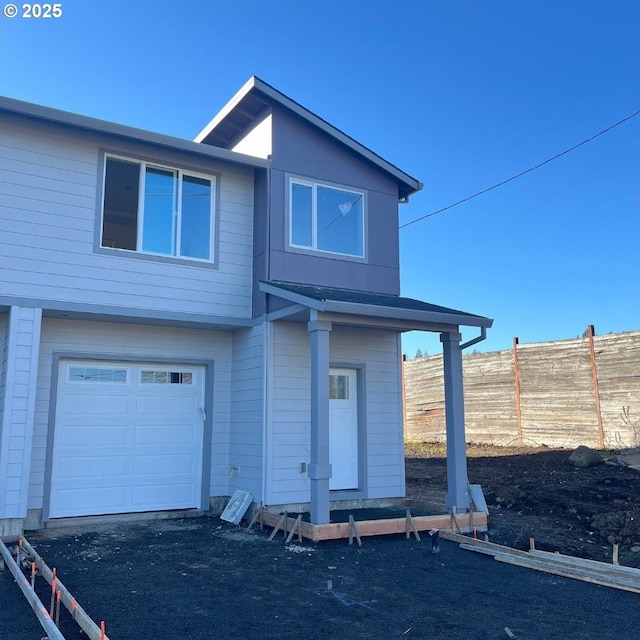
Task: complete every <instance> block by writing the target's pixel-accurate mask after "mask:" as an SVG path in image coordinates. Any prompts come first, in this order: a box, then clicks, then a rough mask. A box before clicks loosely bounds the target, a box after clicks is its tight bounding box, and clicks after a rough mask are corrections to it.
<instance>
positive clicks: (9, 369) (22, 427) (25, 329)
mask: <svg viewBox="0 0 640 640" xmlns="http://www.w3.org/2000/svg"><path fill="white" fill-rule="evenodd" d="M41 323H42V309H37V308H31V307H11V310H10V311H9V317H8V325H7V328H6V332H5V336H4V338H5V344H4V345H2V336H0V348H2V347H3V350H4V369H3V371H2V380H0V395H2V391H4V394H3V397H0V409H2V411H0V415H1V418H0V536H17V535H21V534H22V529H23V526H24V519H25V518H26V516H27V499H28V494H29V473H30V471H31V445H32V442H33V421H34V414H35V405H36V378H37V374H38V354H39V351H40V329H41Z"/></svg>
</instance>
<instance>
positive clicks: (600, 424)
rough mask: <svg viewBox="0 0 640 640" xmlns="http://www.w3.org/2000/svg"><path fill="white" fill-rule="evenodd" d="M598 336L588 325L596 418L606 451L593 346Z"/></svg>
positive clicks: (601, 446)
mask: <svg viewBox="0 0 640 640" xmlns="http://www.w3.org/2000/svg"><path fill="white" fill-rule="evenodd" d="M595 334H596V330H595V327H594V326H593V325H592V324H590V325H587V337H588V338H589V356H590V358H591V375H592V377H593V394H594V396H595V400H596V416H597V418H598V443H599V446H600V448H601V449H604V427H603V426H602V411H601V409H600V388H599V386H598V369H597V368H596V350H595V348H594V346H593V336H594V335H595Z"/></svg>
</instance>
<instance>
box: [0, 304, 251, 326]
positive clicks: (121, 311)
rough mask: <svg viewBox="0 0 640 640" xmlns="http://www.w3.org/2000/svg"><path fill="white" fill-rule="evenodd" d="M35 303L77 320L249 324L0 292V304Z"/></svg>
mask: <svg viewBox="0 0 640 640" xmlns="http://www.w3.org/2000/svg"><path fill="white" fill-rule="evenodd" d="M3 306H4V307H7V308H10V307H12V306H19V307H31V308H33V307H35V308H41V309H42V315H43V317H45V318H73V319H77V320H89V321H98V322H99V321H106V322H118V323H120V322H126V323H129V324H145V325H155V326H167V327H181V328H194V329H222V330H228V329H236V328H241V327H250V326H251V325H252V324H253V322H252V320H251V319H250V318H242V317H229V316H220V317H218V316H208V315H204V314H195V313H187V312H184V313H183V312H178V311H169V312H168V311H154V310H147V309H131V308H129V307H117V306H108V305H97V304H83V303H76V302H66V301H57V300H43V299H39V298H14V297H12V296H0V307H3Z"/></svg>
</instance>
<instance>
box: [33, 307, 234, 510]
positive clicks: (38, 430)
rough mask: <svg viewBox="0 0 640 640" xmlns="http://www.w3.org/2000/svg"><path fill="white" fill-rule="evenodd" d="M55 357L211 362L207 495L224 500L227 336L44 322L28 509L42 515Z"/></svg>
mask: <svg viewBox="0 0 640 640" xmlns="http://www.w3.org/2000/svg"><path fill="white" fill-rule="evenodd" d="M54 352H58V353H60V352H65V353H69V352H72V353H74V354H84V355H85V356H86V357H87V358H91V357H92V356H96V355H101V356H108V357H112V358H113V359H114V360H117V359H118V357H121V358H128V359H130V358H137V359H139V360H141V361H144V360H154V359H165V358H171V359H173V360H175V361H176V362H180V360H181V359H183V360H213V361H214V363H215V364H214V374H213V380H208V381H207V383H208V384H213V413H212V416H211V418H212V422H213V434H212V442H211V483H210V486H211V492H210V495H211V496H225V495H228V480H229V477H228V451H229V422H230V403H229V397H230V379H231V334H230V333H227V332H217V331H205V330H198V329H182V330H178V329H172V328H166V327H150V326H140V325H128V324H119V323H115V322H88V321H86V322H85V321H80V320H55V319H46V318H45V319H44V320H43V322H42V340H41V345H40V365H39V369H38V383H37V395H36V413H35V424H34V438H33V452H32V463H31V481H30V489H29V508H30V509H41V508H42V502H43V495H44V480H45V456H46V451H47V437H48V428H49V403H50V402H51V401H52V395H51V393H52V389H51V384H52V374H53V373H54V372H53V356H54ZM53 393H54V394H55V389H54V390H53Z"/></svg>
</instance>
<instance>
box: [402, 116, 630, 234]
mask: <svg viewBox="0 0 640 640" xmlns="http://www.w3.org/2000/svg"><path fill="white" fill-rule="evenodd" d="M638 114H640V111H636V112H635V113H632V114H631V115H630V116H627V117H626V118H623V119H622V120H620V121H619V122H616V123H615V124H612V125H611V126H610V127H607V128H606V129H603V130H602V131H600V132H599V133H596V134H595V135H593V136H591V137H590V138H587V139H586V140H583V141H582V142H578V144H576V145H574V146H573V147H570V148H569V149H565V150H564V151H561V152H560V153H558V154H556V155H555V156H553V157H552V158H548V159H547V160H544V161H543V162H541V163H539V164H537V165H535V166H534V167H530V168H529V169H525V171H521V172H520V173H518V174H516V175H515V176H511V177H510V178H507V179H506V180H503V181H502V182H498V183H497V184H494V185H493V186H492V187H487V188H486V189H483V190H482V191H478V193H474V194H473V195H472V196H467V197H466V198H463V199H462V200H458V201H457V202H454V203H453V204H450V205H448V206H446V207H443V208H442V209H438V210H437V211H432V212H431V213H427V214H426V215H424V216H420V217H419V218H416V219H415V220H410V221H409V222H405V223H404V224H401V225H400V227H399V228H400V229H404V228H405V227H408V226H410V225H412V224H415V223H416V222H420V221H421V220H426V219H427V218H431V217H432V216H435V215H438V214H439V213H442V212H443V211H448V210H449V209H453V207H457V206H458V205H459V204H462V203H463V202H469V200H473V199H474V198H477V197H478V196H481V195H483V194H485V193H487V192H489V191H492V190H493V189H497V188H498V187H501V186H502V185H505V184H507V183H508V182H511V181H512V180H515V179H516V178H521V177H522V176H524V175H526V174H527V173H531V172H532V171H535V170H536V169H539V168H540V167H543V166H544V165H545V164H549V163H550V162H553V161H554V160H557V159H558V158H561V157H562V156H564V155H566V154H567V153H571V152H572V151H575V150H576V149H577V148H578V147H581V146H582V145H584V144H587V142H591V141H592V140H595V139H596V138H598V137H600V136H602V135H604V134H605V133H608V132H609V131H611V130H612V129H615V128H616V127H619V126H620V125H621V124H623V123H625V122H627V120H631V118H635V117H636V116H637V115H638Z"/></svg>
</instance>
